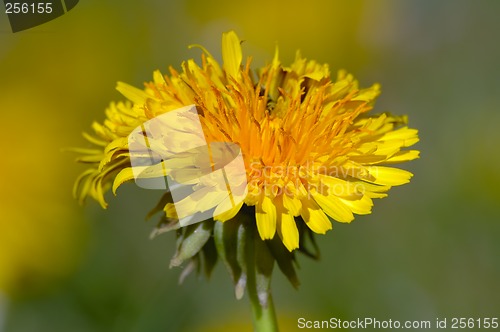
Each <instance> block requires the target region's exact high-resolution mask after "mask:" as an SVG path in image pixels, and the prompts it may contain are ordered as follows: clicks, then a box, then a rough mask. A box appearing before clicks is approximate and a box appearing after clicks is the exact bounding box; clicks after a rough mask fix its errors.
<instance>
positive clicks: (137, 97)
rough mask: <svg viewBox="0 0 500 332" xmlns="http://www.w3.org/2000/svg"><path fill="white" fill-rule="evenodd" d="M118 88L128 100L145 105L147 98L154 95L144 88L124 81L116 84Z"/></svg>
mask: <svg viewBox="0 0 500 332" xmlns="http://www.w3.org/2000/svg"><path fill="white" fill-rule="evenodd" d="M116 90H118V91H119V92H120V93H121V94H122V95H124V96H125V97H126V98H127V99H128V100H130V101H132V102H133V103H134V104H137V105H144V104H145V103H146V99H148V98H151V97H152V96H150V95H148V94H147V93H146V92H144V91H143V90H141V89H138V88H136V87H133V86H131V85H128V84H127V83H123V82H118V84H117V85H116Z"/></svg>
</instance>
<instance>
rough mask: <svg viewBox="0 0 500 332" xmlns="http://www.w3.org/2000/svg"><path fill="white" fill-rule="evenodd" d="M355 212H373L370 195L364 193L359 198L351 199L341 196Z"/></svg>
mask: <svg viewBox="0 0 500 332" xmlns="http://www.w3.org/2000/svg"><path fill="white" fill-rule="evenodd" d="M339 199H340V201H341V202H342V203H343V204H345V205H346V206H347V207H348V208H349V209H350V210H351V211H352V212H353V213H356V214H370V213H371V212H372V206H373V202H372V200H371V198H370V196H369V195H364V196H363V197H362V198H361V199H358V200H349V199H342V198H339Z"/></svg>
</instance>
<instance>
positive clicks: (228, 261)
mask: <svg viewBox="0 0 500 332" xmlns="http://www.w3.org/2000/svg"><path fill="white" fill-rule="evenodd" d="M238 218H239V216H238V215H237V216H236V217H235V218H233V219H231V220H228V221H225V222H220V221H217V222H215V226H214V242H215V248H216V249H217V253H218V254H219V257H220V259H221V260H222V261H223V262H224V265H226V268H227V270H228V272H229V275H230V276H231V279H233V282H234V284H235V285H238V283H239V284H240V286H239V287H236V288H235V295H236V298H237V299H241V297H242V296H243V293H242V292H241V284H246V275H243V273H242V267H241V266H240V264H239V262H238V259H237V251H238V233H239V228H240V227H241V223H240V222H239V220H238ZM240 280H241V281H240ZM244 287H245V286H244V285H243V289H244Z"/></svg>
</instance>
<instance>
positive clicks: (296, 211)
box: [283, 194, 302, 217]
mask: <svg viewBox="0 0 500 332" xmlns="http://www.w3.org/2000/svg"><path fill="white" fill-rule="evenodd" d="M283 206H284V207H285V209H287V210H288V212H290V213H291V214H292V216H294V217H297V216H298V215H300V209H301V208H302V203H301V202H300V200H298V199H297V197H295V196H288V195H286V194H284V195H283Z"/></svg>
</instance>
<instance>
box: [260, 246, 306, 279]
mask: <svg viewBox="0 0 500 332" xmlns="http://www.w3.org/2000/svg"><path fill="white" fill-rule="evenodd" d="M267 246H268V248H269V251H270V252H271V254H272V255H273V257H274V259H276V262H277V263H278V267H279V268H280V270H281V272H282V273H283V274H284V275H285V276H286V277H287V279H288V281H290V283H291V284H292V286H293V287H294V288H296V289H297V288H298V287H299V286H300V281H299V278H298V277H297V273H296V272H295V266H294V263H295V254H294V253H293V252H290V251H288V249H287V248H286V247H285V245H284V244H283V242H281V239H280V237H279V236H275V237H274V238H273V239H272V240H270V241H267Z"/></svg>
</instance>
